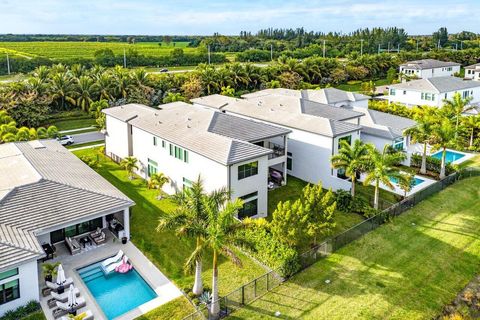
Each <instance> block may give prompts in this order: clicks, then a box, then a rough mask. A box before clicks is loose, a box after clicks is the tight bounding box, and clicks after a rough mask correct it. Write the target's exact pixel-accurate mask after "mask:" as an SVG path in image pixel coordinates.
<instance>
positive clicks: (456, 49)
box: [455, 43, 458, 51]
mask: <svg viewBox="0 0 480 320" xmlns="http://www.w3.org/2000/svg"><path fill="white" fill-rule="evenodd" d="M455 51H458V43H455Z"/></svg>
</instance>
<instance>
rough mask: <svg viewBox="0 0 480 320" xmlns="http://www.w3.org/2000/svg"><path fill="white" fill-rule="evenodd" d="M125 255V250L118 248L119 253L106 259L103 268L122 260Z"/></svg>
mask: <svg viewBox="0 0 480 320" xmlns="http://www.w3.org/2000/svg"><path fill="white" fill-rule="evenodd" d="M122 257H123V251H122V250H118V253H117V254H116V255H115V256H113V257H111V258H108V259H105V261H103V262H102V264H101V265H102V268H104V269H105V268H106V267H107V266H108V265H110V264H112V263H115V262H118V261H119V260H121V259H122Z"/></svg>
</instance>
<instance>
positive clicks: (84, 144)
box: [66, 140, 105, 149]
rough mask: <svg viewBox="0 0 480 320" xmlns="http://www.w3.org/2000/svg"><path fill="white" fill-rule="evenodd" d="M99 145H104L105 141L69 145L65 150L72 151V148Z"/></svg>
mask: <svg viewBox="0 0 480 320" xmlns="http://www.w3.org/2000/svg"><path fill="white" fill-rule="evenodd" d="M100 143H105V140H98V141H90V142H85V143H79V144H71V145H69V146H66V148H67V149H74V148H81V147H88V146H94V145H96V144H100Z"/></svg>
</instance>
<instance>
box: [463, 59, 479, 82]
mask: <svg viewBox="0 0 480 320" xmlns="http://www.w3.org/2000/svg"><path fill="white" fill-rule="evenodd" d="M465 79H468V80H475V81H480V63H476V64H472V65H471V66H467V67H465Z"/></svg>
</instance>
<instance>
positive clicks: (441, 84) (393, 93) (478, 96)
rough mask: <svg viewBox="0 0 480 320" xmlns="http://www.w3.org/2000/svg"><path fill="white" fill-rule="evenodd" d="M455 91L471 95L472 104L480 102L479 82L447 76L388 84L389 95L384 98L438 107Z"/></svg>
mask: <svg viewBox="0 0 480 320" xmlns="http://www.w3.org/2000/svg"><path fill="white" fill-rule="evenodd" d="M457 92H458V93H460V94H461V95H462V97H463V98H467V97H472V101H471V103H472V104H473V103H477V102H480V82H478V81H472V80H462V79H459V78H457V77H449V76H447V77H435V78H429V79H419V80H413V81H409V82H404V83H398V84H393V85H390V86H389V95H388V96H387V97H386V98H387V99H388V101H389V102H396V103H402V104H405V105H407V106H416V105H429V106H436V107H440V106H442V105H443V103H444V102H443V101H444V100H445V99H447V100H449V99H452V98H453V96H454V94H455V93H457Z"/></svg>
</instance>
